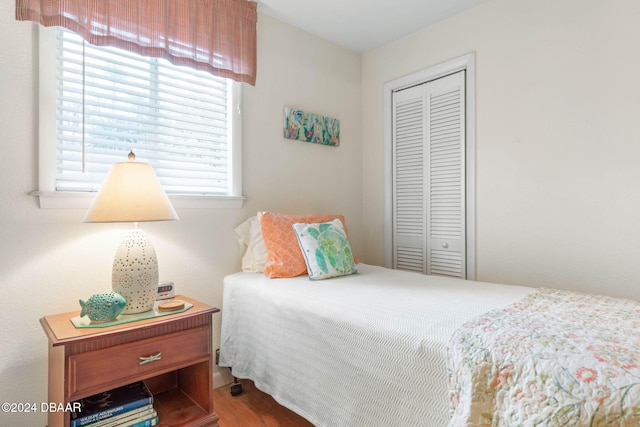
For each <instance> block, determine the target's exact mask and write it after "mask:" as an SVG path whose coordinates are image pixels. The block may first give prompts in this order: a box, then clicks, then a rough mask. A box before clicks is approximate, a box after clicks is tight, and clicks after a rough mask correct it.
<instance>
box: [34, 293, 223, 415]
mask: <svg viewBox="0 0 640 427" xmlns="http://www.w3.org/2000/svg"><path fill="white" fill-rule="evenodd" d="M175 299H180V300H183V301H186V302H189V303H191V304H193V307H191V308H190V309H188V310H186V311H184V312H182V313H177V314H171V315H167V316H162V317H157V318H154V319H148V320H140V321H137V322H132V323H127V324H124V325H117V326H111V327H107V328H79V329H77V328H75V327H74V326H73V324H72V323H71V321H70V319H71V318H72V317H74V316H77V315H78V314H79V312H71V313H63V314H55V315H51V316H45V317H43V318H42V319H40V323H41V324H42V327H43V328H44V331H45V332H46V334H47V337H48V338H49V402H55V403H61V404H63V405H66V404H67V403H69V402H73V401H75V400H78V399H80V398H83V397H86V396H91V395H93V394H96V393H100V392H102V391H106V390H110V389H113V388H116V387H120V386H123V385H126V384H130V383H133V382H136V381H139V380H144V382H145V383H146V384H147V386H148V387H149V389H150V390H151V392H152V393H153V395H154V403H153V406H154V408H155V410H156V411H157V412H158V416H159V418H160V424H159V425H160V426H194V427H195V426H217V425H218V416H217V415H216V413H215V412H214V410H213V377H212V363H213V362H212V347H211V315H212V313H217V312H219V311H220V310H219V309H217V308H215V307H210V306H208V305H206V304H203V303H201V302H199V301H195V300H192V299H190V298H187V297H184V296H176V297H175ZM157 353H162V356H161V358H160V359H159V360H155V361H153V362H150V363H144V364H142V365H140V364H139V362H140V360H139V357H148V356H151V355H155V354H157ZM70 416H71V415H70V412H50V413H49V414H48V417H49V418H48V425H49V427H68V426H69V424H70V419H71V418H70Z"/></svg>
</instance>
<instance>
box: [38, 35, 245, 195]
mask: <svg viewBox="0 0 640 427" xmlns="http://www.w3.org/2000/svg"><path fill="white" fill-rule="evenodd" d="M40 31H42V32H43V33H45V34H43V35H41V42H40V50H41V53H40V57H41V58H40V59H41V63H40V71H41V82H40V90H41V93H40V102H41V110H40V115H41V116H40V120H41V128H40V138H41V145H42V146H41V150H40V159H41V166H42V167H41V169H43V170H42V171H41V172H42V173H41V180H40V190H41V191H40V192H39V195H40V196H41V205H42V195H43V194H46V195H50V194H51V193H54V194H66V195H67V196H68V195H69V194H77V193H78V192H80V193H87V192H92V191H97V189H98V188H99V187H100V185H101V183H102V181H103V179H104V177H105V176H106V174H107V172H108V171H109V169H110V167H111V165H112V164H113V163H115V162H121V161H127V154H128V153H129V151H131V150H133V151H134V153H135V154H136V159H137V160H138V161H142V162H146V163H149V164H150V165H151V166H153V168H154V170H155V171H156V174H157V175H158V178H159V179H160V182H161V183H162V184H163V186H164V188H165V190H166V191H167V193H168V194H169V195H170V197H171V196H183V197H182V198H183V199H184V198H189V199H192V200H193V199H194V198H195V199H210V200H211V199H223V200H226V201H227V202H228V201H229V200H235V201H238V200H236V199H239V201H240V205H241V200H242V197H241V196H240V193H241V190H240V176H241V171H240V141H239V136H240V135H239V134H240V132H239V129H240V123H239V108H238V107H239V106H238V102H237V101H238V100H239V93H238V92H239V84H237V83H233V82H232V81H230V80H228V79H225V78H221V77H215V76H213V75H211V74H209V73H206V72H204V71H198V70H194V69H191V68H187V67H180V66H174V65H172V64H171V63H170V62H168V61H166V60H165V59H161V58H148V57H142V56H139V55H137V54H133V53H129V52H126V51H124V50H121V49H117V48H113V47H97V46H93V45H91V44H89V43H86V42H84V41H83V40H82V38H80V37H79V36H77V35H76V34H74V33H72V32H70V31H67V30H63V29H61V28H56V29H40ZM52 61H53V62H52ZM51 64H55V65H53V66H52V65H51ZM51 74H54V76H53V78H52V77H51ZM51 86H53V88H52V87H51ZM175 198H176V197H172V200H174V203H175ZM198 206H199V207H200V206H201V205H198ZM183 207H184V206H183Z"/></svg>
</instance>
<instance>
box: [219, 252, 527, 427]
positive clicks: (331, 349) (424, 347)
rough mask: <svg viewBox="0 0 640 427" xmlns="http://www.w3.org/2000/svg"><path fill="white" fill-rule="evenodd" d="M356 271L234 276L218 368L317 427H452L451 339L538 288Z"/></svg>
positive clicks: (228, 282)
mask: <svg viewBox="0 0 640 427" xmlns="http://www.w3.org/2000/svg"><path fill="white" fill-rule="evenodd" d="M358 269H359V271H360V274H357V275H352V276H345V277H340V278H335V279H330V280H323V281H310V280H309V279H308V278H307V277H306V276H300V277H296V278H290V279H268V278H266V277H265V276H263V275H261V274H255V273H236V274H232V275H229V276H227V277H226V278H225V280H224V297H223V306H222V337H221V353H220V365H221V366H231V367H233V374H234V375H235V376H237V377H240V378H249V379H252V380H253V381H254V382H255V384H256V386H257V387H258V388H259V389H261V390H263V391H264V392H266V393H268V394H270V395H272V396H273V397H274V398H275V399H276V400H277V401H278V402H279V403H281V404H282V405H284V406H286V407H288V408H290V409H291V410H293V411H295V412H297V413H298V414H300V415H302V416H303V417H305V418H306V419H308V420H309V421H311V422H312V423H313V424H315V425H318V426H325V427H338V426H367V427H369V426H427V427H437V426H445V425H446V424H447V422H448V419H449V400H448V393H447V372H446V356H447V344H448V342H449V339H450V337H451V335H452V334H453V332H454V331H455V330H456V329H457V328H458V327H460V326H461V325H462V324H463V323H465V322H467V321H469V320H471V319H473V318H474V317H476V316H478V315H480V314H482V313H485V312H487V311H489V310H492V309H494V308H498V307H502V306H505V305H507V304H510V303H512V302H514V301H516V300H519V299H521V298H523V297H524V296H525V295H527V294H529V293H531V292H532V291H533V288H527V287H519V286H506V285H496V284H489V283H481V282H471V281H464V280H458V279H450V278H444V277H436V276H425V275H421V274H416V273H409V272H402V271H397V270H390V269H386V268H382V267H375V266H370V265H365V264H358Z"/></svg>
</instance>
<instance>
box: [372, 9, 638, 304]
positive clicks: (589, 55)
mask: <svg viewBox="0 0 640 427" xmlns="http://www.w3.org/2000/svg"><path fill="white" fill-rule="evenodd" d="M638 22H640V2H637V1H635V0H607V1H601V0H560V1H558V0H539V1H535V2H532V1H529V0H492V1H488V2H486V3H483V4H482V5H480V6H477V7H476V8H474V9H471V10H469V11H467V12H465V13H462V14H460V15H457V16H455V17H453V18H451V19H448V20H446V21H443V22H441V23H439V24H436V25H434V26H431V27H429V28H426V29H424V30H422V31H420V32H417V33H415V34H412V35H411V36H409V37H406V38H404V39H402V40H399V41H397V42H394V43H392V44H389V45H387V46H384V47H382V48H380V49H378V50H375V51H373V52H370V53H368V54H366V55H364V57H363V65H362V66H363V85H362V94H363V102H362V106H363V123H364V125H363V134H362V136H363V141H366V144H363V183H364V184H363V185H364V200H363V209H364V216H363V218H364V228H365V234H364V239H365V240H364V247H365V248H366V252H365V254H364V258H365V259H366V260H367V262H369V263H376V264H382V263H383V262H384V254H383V246H382V245H383V233H382V229H383V228H382V224H383V223H382V221H383V191H382V189H383V165H384V152H383V125H382V115H383V107H382V101H383V99H382V97H383V91H382V87H383V84H384V83H385V82H387V81H390V80H394V79H396V78H399V77H401V76H404V75H407V74H411V73H413V72H416V71H418V70H421V69H425V68H427V67H429V66H432V65H434V64H438V63H440V62H443V61H445V60H448V59H452V58H455V57H458V56H460V55H463V54H465V53H468V52H471V51H475V52H476V69H477V74H476V88H477V92H476V95H477V105H476V111H477V126H476V130H477V176H476V180H477V190H476V197H477V206H476V209H477V210H476V212H477V216H476V221H477V225H476V229H477V278H478V280H484V281H492V282H499V283H512V284H524V285H533V286H546V287H560V288H569V289H581V290H585V291H591V292H597V293H603V294H610V295H616V296H626V297H631V298H635V299H640V274H638V256H639V254H640V251H639V249H640V244H639V242H640V221H638V214H639V213H640V191H639V190H638V188H639V187H640V167H638V159H640V132H638V126H637V123H638V116H640V80H639V79H638V69H640V53H639V52H640V51H639V50H638V40H640V26H639V25H638Z"/></svg>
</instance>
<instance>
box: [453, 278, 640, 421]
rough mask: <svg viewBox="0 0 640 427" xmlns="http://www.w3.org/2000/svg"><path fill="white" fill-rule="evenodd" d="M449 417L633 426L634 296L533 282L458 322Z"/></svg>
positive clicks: (638, 397) (638, 374)
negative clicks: (521, 294)
mask: <svg viewBox="0 0 640 427" xmlns="http://www.w3.org/2000/svg"><path fill="white" fill-rule="evenodd" d="M448 352H449V354H448V356H449V357H448V360H447V371H448V376H449V397H450V403H451V410H452V418H451V421H450V423H449V426H450V427H457V426H474V427H475V426H510V427H511V426H545V427H546V426H640V302H636V301H630V300H623V299H616V298H610V297H604V296H597V295H588V294H581V293H575V292H569V291H561V290H552V289H539V290H537V291H536V292H533V293H532V294H530V295H529V296H527V297H525V298H524V299H522V300H521V301H519V302H516V303H514V304H512V305H510V306H507V307H505V308H502V309H496V310H492V311H490V312H489V313H487V314H485V315H482V316H480V317H479V318H476V319H474V320H473V321H471V322H468V323H466V324H465V325H463V326H462V327H461V328H460V329H459V330H458V331H456V333H455V334H454V335H453V336H452V338H451V341H450V344H449V349H448Z"/></svg>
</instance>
